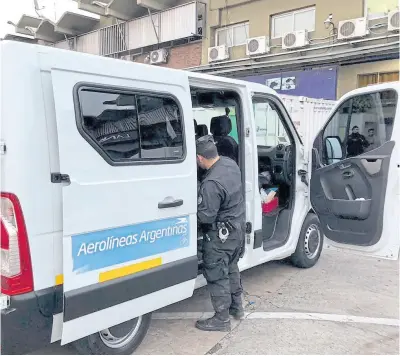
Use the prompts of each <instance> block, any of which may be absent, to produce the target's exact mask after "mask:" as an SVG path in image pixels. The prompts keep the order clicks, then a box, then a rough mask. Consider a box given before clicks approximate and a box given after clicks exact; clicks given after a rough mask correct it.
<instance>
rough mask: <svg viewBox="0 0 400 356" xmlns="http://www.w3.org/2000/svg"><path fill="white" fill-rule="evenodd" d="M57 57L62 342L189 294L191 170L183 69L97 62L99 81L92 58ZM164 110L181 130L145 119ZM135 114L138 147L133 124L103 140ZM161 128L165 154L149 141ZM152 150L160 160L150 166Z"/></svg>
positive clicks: (193, 257)
mask: <svg viewBox="0 0 400 356" xmlns="http://www.w3.org/2000/svg"><path fill="white" fill-rule="evenodd" d="M62 55H63V54H62V53H60V54H59V56H60V58H58V59H59V61H57V62H56V61H55V62H54V64H55V65H54V66H52V68H53V69H52V72H51V73H52V83H53V90H54V100H55V107H56V115H57V129H58V140H59V152H60V167H61V172H60V173H61V174H63V176H61V177H60V178H62V179H60V181H61V182H62V184H63V185H64V186H63V273H64V315H63V318H64V322H63V331H62V344H65V343H68V342H71V341H74V340H77V339H79V338H82V337H84V336H87V335H89V334H92V333H95V332H98V331H100V330H103V329H106V328H108V327H110V326H112V325H117V324H119V323H122V322H125V321H127V320H130V319H133V318H135V317H137V316H140V315H143V314H146V313H148V312H151V311H154V310H156V309H159V308H161V307H163V306H165V305H169V304H171V303H174V302H177V301H179V300H182V299H185V298H188V297H190V296H191V295H192V293H193V290H194V283H195V278H196V277H197V253H196V250H197V227H196V222H197V221H196V209H197V205H196V202H197V199H196V191H197V190H196V182H197V177H196V175H197V172H196V158H195V157H196V156H195V145H194V129H193V120H192V112H191V100H190V90H189V84H188V79H187V75H186V74H185V73H184V72H173V73H171V74H170V75H169V76H168V78H165V75H168V73H167V74H166V72H165V71H162V72H161V71H160V72H159V69H158V68H154V67H153V66H145V65H142V66H141V65H132V64H128V65H126V63H123V62H120V63H118V65H116V62H112V63H111V62H110V61H109V60H107V59H102V60H103V61H104V62H103V65H104V68H103V69H101V70H99V71H98V72H101V73H104V75H99V74H95V73H93V71H92V69H93V68H92V66H93V64H92V62H91V61H92V57H90V56H87V57H84V56H82V57H81V58H80V59H79V63H66V62H65V61H63V60H62V58H61V57H62ZM61 63H64V65H62V64H61ZM96 63H97V65H98V64H99V61H97V62H96ZM97 69H98V68H97ZM80 93H83V94H82V95H80ZM116 94H118V95H116ZM85 95H86V96H85ZM110 98H115V100H110ZM163 98H167V99H166V101H165V102H164V104H162V103H163V101H162V100H163ZM83 100H84V101H85V103H83ZM171 100H172V101H171ZM157 103H158V104H157ZM160 103H161V104H160ZM165 103H169V104H168V105H170V103H172V104H171V105H172V106H171V107H173V108H174V109H172V111H174V110H175V111H174V112H173V113H171V111H169V114H170V115H178V116H179V115H180V117H181V125H182V127H181V128H179V123H177V122H173V121H171V120H168V118H167V119H165V117H164V116H162V115H160V116H157V115H156V114H154V115H153V114H147V113H149V112H151V110H152V109H153V108H152V107H151V105H154V106H155V108H160V105H161V106H163V105H167V104H165ZM173 103H175V104H177V108H178V109H176V107H175V106H174V105H175V104H173ZM83 105H85V110H87V111H88V113H85V114H84V115H83V114H82V110H83V109H84V108H83ZM140 110H141V112H142V113H146V115H144V114H143V116H142V117H141V118H140V119H139V122H140V125H142V126H141V128H142V133H141V135H142V136H141V139H140V140H136V139H137V137H136V138H135V137H134V131H135V130H136V131H137V127H130V128H129V130H128V129H127V130H125V131H122V133H121V132H116V133H115V132H114V131H113V132H114V133H112V134H111V135H108V136H107V134H108V133H110V131H107V130H108V129H110V127H114V128H115V125H117V126H119V127H128V126H129V125H130V123H129V122H128V123H127V121H123V120H128V121H129V120H130V119H131V118H132V117H133V116H134V115H135V112H136V113H137V112H138V111H140ZM168 110H170V108H169V109H168ZM168 110H167V111H168ZM177 110H179V111H180V113H179V114H176V111H177ZM83 116H84V117H83ZM178 116H175V117H178ZM183 118H184V119H185V120H183ZM157 120H158V121H157ZM121 122H123V124H122V123H121ZM160 122H161V123H162V125H161V126H160V125H158V124H160ZM103 124H104V125H105V126H104V127H105V129H104V130H103V131H104V132H103V131H102V129H101V128H100V129H99V125H100V126H101V125H103ZM107 125H108V126H107ZM124 125H125V126H124ZM146 125H147V126H146ZM152 125H154V127H153V126H152ZM157 125H158V126H157ZM163 125H164V126H163ZM177 125H178V126H177ZM155 126H157V127H156V128H155ZM101 127H103V126H101ZM107 127H108V128H107ZM160 127H161V129H162V128H164V131H165V127H166V130H167V132H168V135H167V137H166V138H165V137H162V138H165V139H168V140H172V141H171V142H172V143H171V144H169V148H168V149H163V147H164V146H163V144H162V143H161V144H159V146H157V147H158V148H157V147H156V148H157V149H156V148H154V147H155V145H156V144H155V143H154V137H153V136H152V135H154V132H158V131H157V130H158V129H159V128H160ZM85 130H86V131H85ZM90 130H93V131H90ZM96 130H97V131H96ZM143 130H145V131H146V130H147V131H146V132H145V133H143ZM96 135H97V136H96ZM102 135H103V136H102ZM179 135H181V136H179ZM100 136H101V138H100V139H98V138H99V137H100ZM91 138H92V139H91ZM182 138H183V141H182ZM97 139H98V140H97ZM157 139H160V137H157ZM96 140H97V141H96ZM124 140H125V141H124ZM135 140H136V141H135ZM160 140H161V139H160ZM180 140H181V141H180ZM139 141H140V142H139ZM99 142H100V143H101V144H99ZM110 142H112V144H110ZM121 142H123V145H120V144H119V143H121ZM117 143H118V144H117ZM175 143H176V144H175ZM139 144H140V145H141V146H140V147H139V146H138V145H139ZM157 145H158V143H157ZM107 150H109V152H108V151H107ZM138 150H141V152H140V153H138ZM104 151H107V152H108V153H107V152H104ZM110 152H111V153H110ZM160 152H161V153H162V154H165V159H158V160H157V159H153V158H154V157H159V155H160ZM121 157H122V158H121ZM132 157H136V158H138V159H137V162H130V161H129V158H132ZM125 158H128V159H125ZM175 158H176V159H175ZM139 161H140V162H139ZM121 162H123V163H121ZM68 180H69V182H68Z"/></svg>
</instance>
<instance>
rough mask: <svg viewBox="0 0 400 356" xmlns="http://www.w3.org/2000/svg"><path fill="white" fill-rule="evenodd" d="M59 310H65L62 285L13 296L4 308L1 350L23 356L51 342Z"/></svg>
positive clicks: (2, 311) (4, 352)
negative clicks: (54, 319)
mask: <svg viewBox="0 0 400 356" xmlns="http://www.w3.org/2000/svg"><path fill="white" fill-rule="evenodd" d="M60 307H61V311H60V310H59V309H60ZM57 312H62V289H61V296H60V288H48V289H44V290H40V291H35V292H32V293H27V294H23V295H18V296H14V297H11V298H10V303H9V306H8V307H7V308H6V309H2V310H1V344H0V351H1V353H2V354H3V355H5V354H8V355H15V354H19V355H21V354H26V353H29V352H32V351H36V350H39V349H41V348H44V347H46V346H47V345H49V344H50V341H51V333H52V329H53V315H54V314H56V313H57Z"/></svg>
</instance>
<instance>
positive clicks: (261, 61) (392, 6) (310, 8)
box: [191, 0, 399, 99]
mask: <svg viewBox="0 0 400 356" xmlns="http://www.w3.org/2000/svg"><path fill="white" fill-rule="evenodd" d="M396 12H397V15H396ZM390 16H391V17H390ZM207 19H208V21H207V36H206V38H205V39H204V41H203V51H202V53H203V55H202V66H201V67H197V68H191V70H195V71H201V72H207V73H213V74H217V75H225V76H230V77H237V78H242V79H246V80H251V81H255V82H259V83H263V84H265V85H270V86H271V87H273V88H274V89H276V90H278V91H279V92H282V93H284V94H289V95H304V96H311V97H314V98H323V99H336V98H337V97H340V96H341V95H343V94H344V93H346V92H348V91H349V90H352V89H355V88H357V87H360V86H365V85H369V84H374V83H379V82H383V81H392V80H399V60H398V59H399V34H398V29H399V13H398V1H397V0H336V1H330V0H286V1H272V0H252V1H251V0H210V1H209V6H208V12H207ZM346 20H348V21H346ZM345 22H347V24H346V23H345ZM352 26H353V27H355V28H354V29H353V28H352ZM352 30H354V34H353V35H352V34H351V31H352ZM297 31H300V32H297ZM289 34H290V36H289ZM294 36H296V37H297V38H296V39H295V40H294V42H297V43H294V45H292V44H293V43H291V42H290V41H292V40H293V38H294ZM252 40H253V43H252V44H251V43H250V41H252ZM288 41H289V42H288ZM254 44H256V46H255V47H254ZM252 45H253V48H250V46H252ZM221 46H222V47H223V48H222V49H221V48H220V47H221ZM254 48H258V50H255V51H254V53H251V50H252V49H253V50H254ZM260 48H261V50H259V49H260ZM217 50H218V51H219V53H217ZM211 51H213V52H211ZM221 52H222V54H221ZM212 55H215V58H217V59H215V58H211V57H210V56H212Z"/></svg>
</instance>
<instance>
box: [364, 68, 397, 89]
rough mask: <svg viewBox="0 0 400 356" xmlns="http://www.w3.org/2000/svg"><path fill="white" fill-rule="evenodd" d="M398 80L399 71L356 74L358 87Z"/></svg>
mask: <svg viewBox="0 0 400 356" xmlns="http://www.w3.org/2000/svg"><path fill="white" fill-rule="evenodd" d="M398 80H399V72H387V73H370V74H360V75H359V76H358V87H359V88H363V87H367V86H368V85H373V84H379V83H388V82H396V81H398Z"/></svg>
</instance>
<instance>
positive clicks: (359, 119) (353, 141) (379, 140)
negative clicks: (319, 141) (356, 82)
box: [323, 90, 397, 164]
mask: <svg viewBox="0 0 400 356" xmlns="http://www.w3.org/2000/svg"><path fill="white" fill-rule="evenodd" d="M396 106H397V92H396V91H395V90H385V91H381V92H377V93H367V94H362V95H358V96H355V97H353V98H350V99H348V100H346V101H345V102H344V103H343V104H342V105H341V106H340V107H339V108H338V109H337V111H336V112H335V114H334V115H333V117H332V119H331V120H330V122H329V124H328V125H327V126H326V127H325V129H324V132H323V142H324V143H323V151H324V154H323V161H324V163H325V164H332V163H336V162H339V161H340V160H342V159H346V158H349V157H356V156H359V155H361V154H363V153H366V152H369V151H372V150H374V149H376V148H378V147H380V146H382V145H383V144H384V143H385V142H387V141H390V139H391V136H392V131H393V123H394V118H395V115H396Z"/></svg>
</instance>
